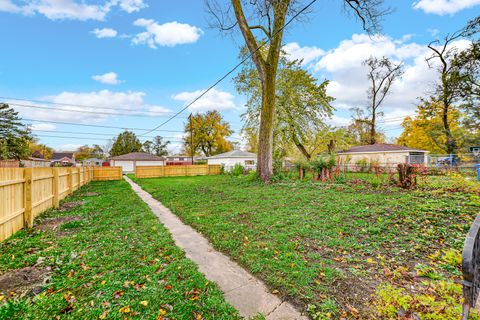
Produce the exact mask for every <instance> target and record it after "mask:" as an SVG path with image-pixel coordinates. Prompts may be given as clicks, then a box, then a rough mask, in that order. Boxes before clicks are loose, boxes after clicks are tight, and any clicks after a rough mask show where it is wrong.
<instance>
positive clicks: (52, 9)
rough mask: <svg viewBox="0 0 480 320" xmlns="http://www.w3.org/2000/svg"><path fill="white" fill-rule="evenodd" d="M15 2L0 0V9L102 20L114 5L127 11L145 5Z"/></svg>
mask: <svg viewBox="0 0 480 320" xmlns="http://www.w3.org/2000/svg"><path fill="white" fill-rule="evenodd" d="M19 2H20V3H21V5H20V4H15V3H14V2H12V1H11V0H0V11H6V12H11V13H22V14H25V15H33V14H36V13H38V14H42V15H44V16H45V17H47V18H48V19H51V20H80V21H86V20H98V21H103V20H105V17H106V16H107V14H108V13H110V12H111V10H112V9H113V8H115V7H119V8H120V9H121V10H123V11H126V12H128V13H132V12H136V11H139V10H140V9H142V8H145V7H147V5H146V4H145V3H144V2H143V0H108V1H106V0H105V1H103V3H101V4H99V3H98V2H95V3H94V4H93V3H92V4H89V3H86V1H84V0H82V1H79V0H23V1H19Z"/></svg>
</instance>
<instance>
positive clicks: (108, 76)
mask: <svg viewBox="0 0 480 320" xmlns="http://www.w3.org/2000/svg"><path fill="white" fill-rule="evenodd" d="M92 79H93V80H95V81H98V82H100V83H104V84H111V85H116V84H120V83H122V82H124V81H122V80H119V79H118V74H116V73H115V72H107V73H105V74H101V75H95V76H92Z"/></svg>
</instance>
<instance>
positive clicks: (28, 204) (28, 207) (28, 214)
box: [24, 168, 33, 228]
mask: <svg viewBox="0 0 480 320" xmlns="http://www.w3.org/2000/svg"><path fill="white" fill-rule="evenodd" d="M24 179H25V185H24V186H25V188H24V192H25V193H24V197H25V213H24V220H25V226H26V227H27V228H31V227H33V203H32V200H33V199H32V198H33V168H25V169H24Z"/></svg>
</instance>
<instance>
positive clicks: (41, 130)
mask: <svg viewBox="0 0 480 320" xmlns="http://www.w3.org/2000/svg"><path fill="white" fill-rule="evenodd" d="M32 132H33V133H34V134H35V132H51V133H68V134H83V135H99V136H111V137H115V136H117V135H118V133H103V132H79V131H59V130H43V129H32ZM144 138H151V139H153V138H155V136H146V137H144ZM162 138H165V139H178V137H172V136H162Z"/></svg>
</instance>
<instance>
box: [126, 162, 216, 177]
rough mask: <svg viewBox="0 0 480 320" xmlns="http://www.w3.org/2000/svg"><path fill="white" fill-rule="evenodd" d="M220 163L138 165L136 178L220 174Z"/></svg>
mask: <svg viewBox="0 0 480 320" xmlns="http://www.w3.org/2000/svg"><path fill="white" fill-rule="evenodd" d="M220 167H221V166H219V165H186V166H137V167H136V168H135V177H136V178H155V177H181V176H205V175H217V174H220V171H221V170H220Z"/></svg>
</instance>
